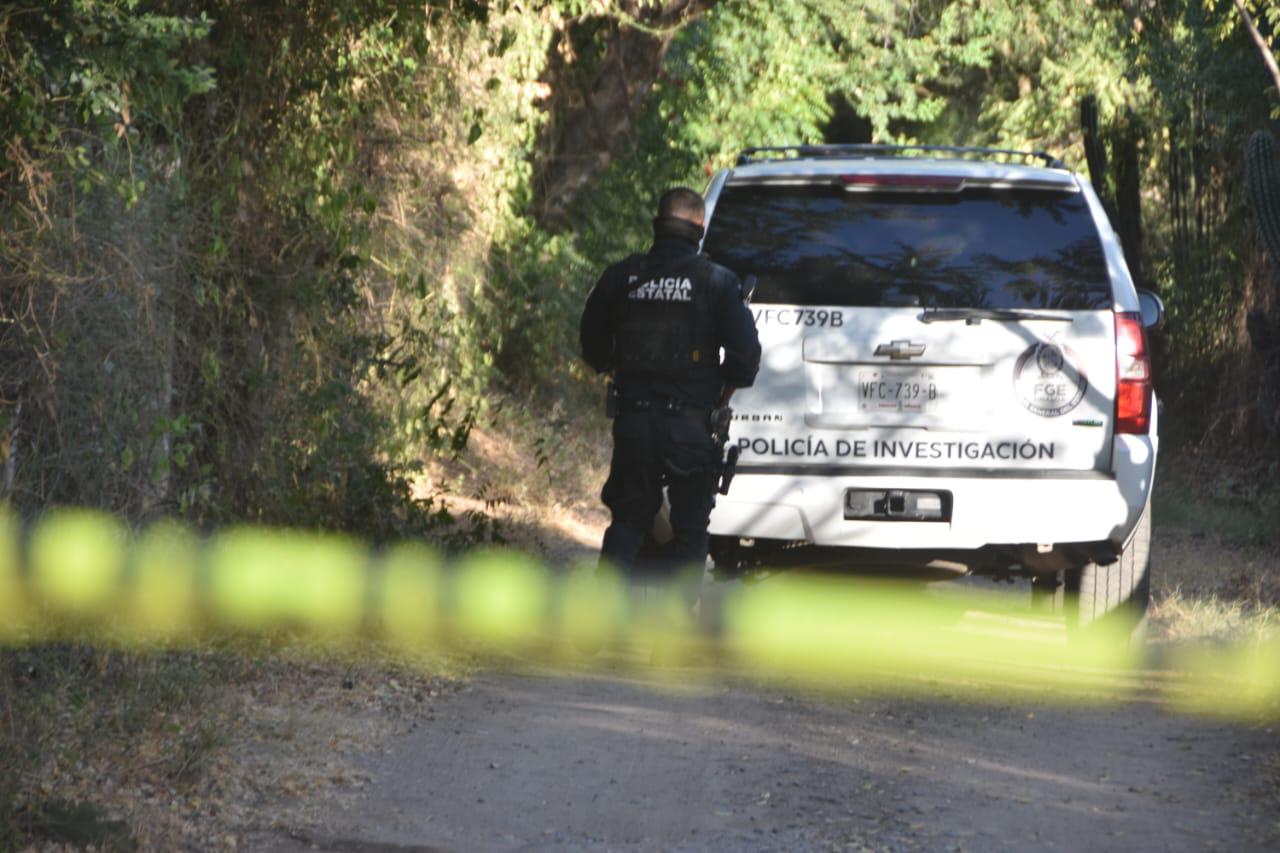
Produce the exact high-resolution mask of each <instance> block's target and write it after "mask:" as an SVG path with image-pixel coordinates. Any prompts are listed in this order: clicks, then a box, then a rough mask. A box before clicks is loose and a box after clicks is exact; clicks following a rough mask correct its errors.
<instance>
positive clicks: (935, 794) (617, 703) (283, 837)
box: [254, 671, 1280, 851]
mask: <svg viewBox="0 0 1280 853" xmlns="http://www.w3.org/2000/svg"><path fill="white" fill-rule="evenodd" d="M690 674H691V675H693V674H695V673H690ZM566 675H567V674H566V673H563V672H560V673H552V672H549V671H540V672H534V673H525V674H522V675H513V674H508V675H497V676H489V677H480V678H477V679H474V680H473V681H471V682H470V683H469V684H468V685H467V686H466V687H464V688H463V689H462V690H461V692H459V693H456V694H453V695H451V696H448V697H445V698H442V699H440V700H439V701H438V702H436V703H435V704H434V706H433V707H432V708H431V709H430V711H429V716H430V717H431V719H430V720H429V721H424V722H423V724H422V725H420V726H419V727H418V728H417V729H416V731H414V732H412V733H409V734H407V735H404V736H402V737H399V738H397V739H396V740H394V741H393V742H391V743H390V744H389V747H388V748H387V749H386V750H385V751H383V752H379V753H377V754H370V755H365V756H364V757H363V758H361V759H360V763H361V764H362V766H363V769H364V770H365V771H366V772H367V773H368V774H369V776H370V777H371V778H372V780H373V781H372V783H371V784H370V785H369V786H368V787H367V788H365V789H364V791H363V792H362V794H361V796H360V797H359V798H357V799H354V800H351V801H349V805H348V806H346V807H344V808H342V809H340V810H336V811H334V812H332V813H330V814H329V815H328V816H327V817H326V818H325V820H324V821H323V822H322V824H321V825H317V826H311V827H295V828H293V829H292V830H291V831H279V832H275V833H271V834H266V835H261V836H258V837H257V839H256V840H255V841H254V844H255V845H256V846H258V847H260V848H262V849H286V850H288V849H298V850H301V849H323V850H341V851H393V850H459V851H461V850H526V849H544V848H552V849H569V850H575V849H591V850H596V849H599V850H612V849H635V850H653V849H664V850H668V849H676V850H713V851H717V850H748V849H749V850H828V849H862V848H869V849H875V850H917V849H922V850H957V849H961V850H1034V849H1059V850H1095V851H1101V850H1127V851H1128V850H1178V849H1186V850H1207V849H1223V850H1266V849H1270V850H1274V849H1277V848H1278V846H1280V809H1277V806H1280V787H1278V786H1280V732H1278V731H1277V730H1276V729H1275V728H1266V727H1258V726H1253V727H1251V726H1245V725H1239V724H1227V723H1222V722H1215V721H1207V720H1202V719H1193V718H1187V717H1180V716H1173V715H1170V714H1168V713H1166V712H1163V711H1161V710H1158V709H1156V708H1154V707H1152V706H1148V705H1141V704H1135V705H1129V706H1124V707H1114V708H1101V709H1100V708H1061V707H1054V706H1053V705H1051V704H1041V703H1039V702H1036V701H1021V702H1019V703H1017V704H989V705H982V704H976V705H975V704H964V703H958V702H955V701H951V700H948V699H947V698H946V697H939V698H937V699H933V700H929V701H922V700H919V699H897V698H889V697H884V696H879V697H875V696H866V695H864V696H856V695H842V696H827V697H820V696H815V695H814V694H813V693H811V692H810V693H806V692H802V691H797V690H791V689H788V688H786V687H785V686H778V685H773V686H764V685H760V684H755V683H752V682H750V681H747V680H743V679H728V680H723V679H722V680H720V681H714V682H709V683H708V682H704V683H703V684H702V685H700V686H686V687H680V686H679V685H674V686H673V685H671V684H667V685H665V686H664V685H662V684H658V683H656V682H652V681H646V680H645V679H644V678H636V677H631V676H628V675H626V674H625V673H624V672H621V671H619V672H615V673H612V674H611V673H609V672H608V671H605V672H603V673H595V674H588V673H585V672H583V673H577V674H568V675H569V676H570V677H566Z"/></svg>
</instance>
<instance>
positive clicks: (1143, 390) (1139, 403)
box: [1116, 311, 1151, 435]
mask: <svg viewBox="0 0 1280 853" xmlns="http://www.w3.org/2000/svg"><path fill="white" fill-rule="evenodd" d="M1150 428H1151V359H1150V358H1149V357H1148V355H1147V335H1146V332H1145V331H1143V328H1142V315H1141V314H1140V313H1138V312H1137V311H1126V312H1118V313H1117V314H1116V432H1117V433H1128V434H1138V435H1142V434H1146V433H1147V432H1148V431H1149V430H1150Z"/></svg>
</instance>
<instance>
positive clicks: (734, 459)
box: [711, 275, 756, 495]
mask: <svg viewBox="0 0 1280 853" xmlns="http://www.w3.org/2000/svg"><path fill="white" fill-rule="evenodd" d="M755 292H756V277H755V276H754V275H748V276H747V277H746V278H744V279H743V280H742V301H743V302H744V303H745V304H747V305H750V304H751V296H752V294H754V293H755ZM726 391H727V389H726ZM721 399H722V400H724V405H721V406H717V407H716V408H714V409H712V410H711V440H712V441H714V442H715V444H716V458H717V459H719V460H720V483H719V485H718V486H717V487H716V491H718V492H719V493H720V494H722V495H727V494H729V486H730V485H731V484H732V483H733V477H734V475H735V474H736V473H738V456H740V455H741V453H742V450H741V448H739V447H737V446H736V445H735V446H733V447H730V448H729V449H728V451H727V452H726V451H725V445H727V444H728V443H729V426H730V424H731V423H732V421H733V409H731V408H729V400H728V395H727V393H726V394H722V395H721Z"/></svg>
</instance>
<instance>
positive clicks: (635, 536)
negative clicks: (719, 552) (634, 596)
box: [600, 407, 719, 575]
mask: <svg viewBox="0 0 1280 853" xmlns="http://www.w3.org/2000/svg"><path fill="white" fill-rule="evenodd" d="M707 416H708V413H707V412H706V411H702V410H698V409H684V410H681V411H679V412H674V413H673V412H668V411H665V410H662V409H660V407H655V410H653V411H649V412H634V411H632V412H629V411H623V412H620V413H619V414H618V415H617V417H615V418H614V420H613V457H612V461H611V462H610V464H609V479H608V480H607V481H606V482H605V484H604V491H603V492H602V494H601V496H600V497H601V499H602V500H603V501H604V503H605V506H607V507H609V511H610V512H611V513H612V516H613V520H612V523H611V524H610V525H609V528H608V529H607V530H606V531H605V533H604V544H603V546H602V547H601V549H600V557H601V560H602V561H606V560H607V561H609V562H611V563H613V564H614V565H615V566H617V567H619V568H620V569H622V570H623V571H626V572H628V573H632V574H634V573H637V572H638V573H641V574H651V573H660V574H667V575H671V574H674V573H675V572H676V571H677V570H679V569H681V568H686V567H696V568H697V569H698V570H699V571H700V570H701V568H702V565H703V563H704V562H705V561H706V558H707V522H708V520H709V519H710V517H711V507H712V505H713V504H714V503H715V489H716V482H717V479H718V476H719V471H718V468H719V465H718V464H717V463H718V461H719V460H718V459H717V458H716V457H717V450H718V448H717V447H716V445H715V443H714V442H713V441H712V440H711V434H710V430H709V428H708V424H707ZM663 486H666V487H667V498H668V500H669V501H670V502H671V527H672V530H673V531H674V533H675V539H674V540H673V541H672V542H671V543H670V544H669V545H668V546H666V548H665V549H664V552H665V553H663V554H662V557H661V558H660V559H659V560H657V561H653V562H650V561H645V562H644V563H643V564H639V563H638V561H637V557H638V556H639V555H640V551H641V548H642V546H644V544H645V538H646V537H647V536H648V534H649V532H650V530H651V529H652V527H653V519H654V516H655V515H656V514H657V512H658V509H659V508H660V507H661V506H662V487H663Z"/></svg>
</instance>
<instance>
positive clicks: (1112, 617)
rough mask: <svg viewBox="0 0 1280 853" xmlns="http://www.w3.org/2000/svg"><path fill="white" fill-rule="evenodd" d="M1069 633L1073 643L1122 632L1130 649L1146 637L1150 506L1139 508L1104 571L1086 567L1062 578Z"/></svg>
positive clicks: (1076, 569) (1099, 568) (1070, 570)
mask: <svg viewBox="0 0 1280 853" xmlns="http://www.w3.org/2000/svg"><path fill="white" fill-rule="evenodd" d="M1066 586H1067V590H1066V591H1067V605H1066V616H1067V630H1068V632H1069V635H1071V636H1074V637H1075V638H1085V637H1088V636H1089V635H1091V634H1098V633H1102V632H1104V631H1117V632H1118V631H1122V630H1123V631H1124V632H1126V633H1127V636H1128V638H1129V643H1130V645H1140V644H1141V643H1142V641H1143V639H1144V637H1145V634H1146V625H1147V608H1148V606H1149V605H1150V603H1151V500H1150V498H1148V499H1147V504H1146V506H1144V507H1143V508H1142V515H1141V516H1140V517H1139V519H1138V525H1137V527H1136V528H1134V531H1133V536H1131V537H1130V539H1129V543H1128V544H1127V545H1126V546H1125V548H1124V550H1123V551H1122V552H1121V553H1120V557H1119V559H1117V560H1116V561H1115V562H1114V563H1110V564H1108V565H1105V566H1103V565H1099V564H1097V563H1086V564H1085V565H1083V566H1080V567H1079V568H1075V569H1069V570H1068V571H1067V573H1066Z"/></svg>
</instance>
